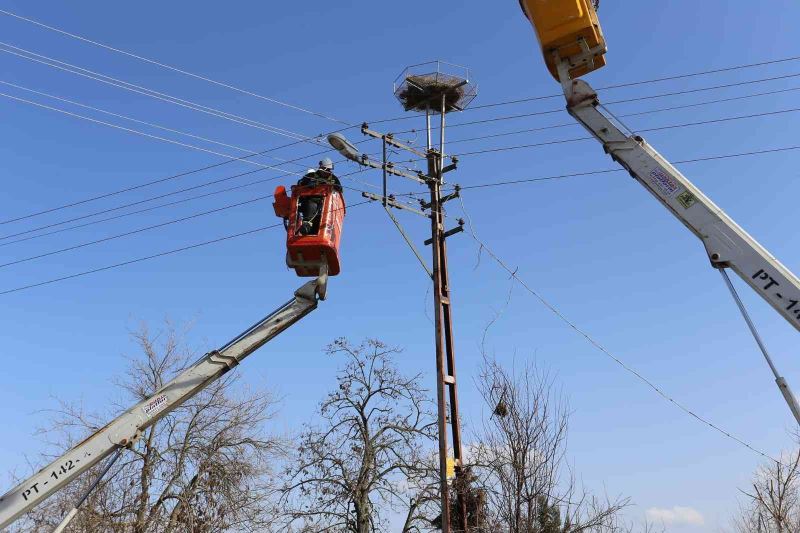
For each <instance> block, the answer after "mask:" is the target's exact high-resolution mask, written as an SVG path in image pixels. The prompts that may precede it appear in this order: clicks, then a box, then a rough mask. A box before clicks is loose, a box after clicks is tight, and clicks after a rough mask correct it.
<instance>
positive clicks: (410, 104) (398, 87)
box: [394, 61, 478, 113]
mask: <svg viewBox="0 0 800 533" xmlns="http://www.w3.org/2000/svg"><path fill="white" fill-rule="evenodd" d="M445 69H447V70H450V71H451V72H444V70H445ZM454 70H459V71H460V72H456V73H453V72H452V71H454ZM468 75H469V71H468V70H467V69H465V68H463V67H458V66H456V65H450V64H448V63H443V62H441V61H434V62H433V63H424V64H422V65H416V66H414V67H409V68H407V69H406V70H404V71H403V73H402V74H401V75H400V76H398V78H397V80H396V81H395V87H394V95H395V96H396V97H397V99H398V100H399V101H400V103H401V104H402V105H403V109H405V110H406V111H420V112H425V111H426V110H428V109H430V110H431V111H433V112H441V109H442V98H444V112H445V113H449V112H451V111H461V110H463V109H465V108H466V107H467V106H468V105H469V104H470V102H472V100H473V99H475V97H476V96H477V95H478V88H477V86H475V85H474V84H473V83H471V82H470V81H469V77H468Z"/></svg>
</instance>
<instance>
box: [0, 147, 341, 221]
mask: <svg viewBox="0 0 800 533" xmlns="http://www.w3.org/2000/svg"><path fill="white" fill-rule="evenodd" d="M301 142H303V141H295V142H291V143H288V144H284V145H281V146H277V147H274V148H268V149H266V150H262V151H261V152H257V153H256V154H255V155H262V154H265V153H267V152H274V151H276V150H280V149H282V148H288V147H290V146H294V145H297V144H300V143H301ZM327 151H328V150H325V152H327ZM325 152H319V153H317V154H316V155H321V154H323V153H325ZM313 155H315V154H312V155H309V156H306V157H313ZM250 157H253V156H243V157H236V158H232V159H228V160H226V161H222V162H220V163H214V164H212V165H206V166H204V167H200V168H196V169H193V170H187V171H184V172H179V173H177V174H171V175H169V176H165V177H163V178H158V179H155V180H151V181H148V182H145V183H140V184H138V185H132V186H130V187H125V188H122V189H117V190H115V191H111V192H107V193H103V194H99V195H97V196H91V197H89V198H84V199H82V200H77V201H74V202H70V203H67V204H62V205H59V206H56V207H50V208H47V209H43V210H41V211H35V212H33V213H28V214H27V215H21V216H17V217H15V218H9V219H6V220H0V225H2V224H10V223H12V222H18V221H20V220H26V219H29V218H34V217H38V216H41V215H46V214H48V213H53V212H55V211H61V210H63V209H68V208H70V207H76V206H79V205H83V204H87V203H89V202H94V201H97V200H103V199H105V198H110V197H112V196H117V195H120V194H123V193H126V192H131V191H135V190H138V189H142V188H144V187H150V186H151V185H157V184H159V183H164V182H167V181H171V180H175V179H178V178H182V177H185V176H189V175H191V174H197V173H198V172H203V171H206V170H211V169H212V168H217V167H221V166H224V165H229V164H231V163H235V162H237V161H240V160H242V159H247V158H250ZM298 160H299V159H298ZM261 170H262V169H257V170H255V171H251V172H246V173H245V174H252V173H253V172H259V171H261ZM242 175H243V174H242Z"/></svg>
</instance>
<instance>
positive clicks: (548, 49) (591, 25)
mask: <svg viewBox="0 0 800 533" xmlns="http://www.w3.org/2000/svg"><path fill="white" fill-rule="evenodd" d="M519 3H520V6H522V10H523V11H524V12H525V15H526V16H527V17H528V20H530V21H531V24H533V27H534V29H535V30H536V35H537V37H538V38H539V44H540V45H541V47H542V54H543V55H544V61H545V63H546V64H547V68H548V69H549V70H550V74H552V75H553V77H554V78H555V79H556V80H558V81H560V80H559V76H558V67H557V64H556V57H555V55H554V52H558V56H559V57H560V58H561V59H562V60H567V61H569V73H570V77H571V78H573V79H574V78H577V77H578V76H582V75H584V74H587V73H589V72H591V71H593V70H597V69H599V68H601V67H602V66H603V65H605V64H606V60H605V53H606V41H605V39H604V38H603V32H602V30H601V29H600V21H599V20H598V19H597V12H596V11H595V9H594V6H593V5H592V0H520V1H519Z"/></svg>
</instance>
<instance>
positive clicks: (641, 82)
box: [370, 56, 800, 133]
mask: <svg viewBox="0 0 800 533" xmlns="http://www.w3.org/2000/svg"><path fill="white" fill-rule="evenodd" d="M797 60H800V56H793V57H787V58H782V59H773V60H767V61H761V62H758V63H750V64H744V65H736V66H733V67H724V68H719V69H711V70H705V71H702V72H695V73H689V74H676V75H672V76H667V77H663V78H651V79H648V80H638V81H631V82H625V83H620V84H616V85H608V86H605V87H599V88H596V89H595V90H597V91H605V90H610V89H619V88H623V87H633V86H636V85H646V84H651V83H657V82H661V81H669V80H676V79H681V78H691V77H695V76H703V75H706V74H715V73H720V72H729V71H733V70H741V69H747V68H753V67H759V66H766V65H772V64H777V63H786V62H791V61H797ZM791 76H797V74H793V75H791ZM791 76H790V77H791ZM774 79H781V77H776V78H768V79H765V80H756V81H750V82H744V83H742V84H737V83H734V84H728V85H724V86H720V87H719V88H725V87H735V86H737V85H744V84H747V83H758V82H759V81H768V80H774ZM699 90H700V91H703V90H711V89H699ZM690 92H697V91H696V90H688V91H679V92H676V93H672V94H688V93H690ZM563 96H564V94H563V93H553V94H547V95H539V96H531V97H526V98H520V99H515V100H503V101H499V102H490V103H488V104H482V105H477V106H470V107H468V108H467V109H465V110H464V111H465V112H468V111H476V110H479V109H486V108H489V107H498V106H504V105H513V104H521V103H525V102H533V101H536V100H549V99H552V98H563ZM655 98H658V97H655ZM523 116H528V115H523ZM424 117H425V115H424V114H412V115H409V114H405V115H399V116H396V117H391V118H385V119H380V120H373V121H371V122H370V124H382V123H385V122H399V121H402V120H411V119H415V118H424ZM452 126H456V124H453V125H452ZM434 129H435V128H434ZM409 131H414V130H409ZM396 133H408V131H405V132H396Z"/></svg>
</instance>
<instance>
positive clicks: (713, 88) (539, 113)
mask: <svg viewBox="0 0 800 533" xmlns="http://www.w3.org/2000/svg"><path fill="white" fill-rule="evenodd" d="M797 77H800V73H797V74H787V75H784V76H772V77H769V78H759V79H755V80H748V81H742V82H737V83H726V84H723V85H712V86H709V87H699V88H696V89H686V90H682V91H671V92H666V93H659V94H653V95H646V96H638V97H633V98H624V99H622V100H612V101H610V102H605V103H604V105H606V106H610V105H617V104H626V103H630V102H640V101H644V100H654V99H657V98H667V97H670V96H681V95H687V94H695V93H701V92H708V91H716V90H720V89H729V88H732V87H741V86H744V85H752V84H755V83H766V82H770V81H777V80H784V79H789V78H797ZM789 90H796V89H789ZM781 92H786V90H776V91H770V92H767V93H761V94H763V95H769V94H778V93H781ZM761 94H759V96H760V95H761ZM561 96H562V97H563V95H561ZM754 96H755V95H754ZM746 97H747V96H745V97H735V98H730V99H722V100H720V102H725V101H733V100H736V99H741V98H746ZM709 103H717V102H716V101H714V102H709ZM698 105H704V104H698ZM563 111H564V108H558V109H548V110H545V111H533V112H531V113H519V114H516V115H505V116H500V117H490V118H486V119H481V120H471V121H468V122H459V123H456V124H449V125H448V128H458V127H463V126H475V125H479V124H488V123H492V122H503V121H506V120H516V119H519V118H529V117H537V116H542V115H551V114H555V113H562V112H563ZM373 123H376V122H373ZM433 129H437V127H434V128H433ZM416 131H417V130H416V129H409V130H401V131H398V132H396V134H398V135H402V134H406V133H414V132H416Z"/></svg>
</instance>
